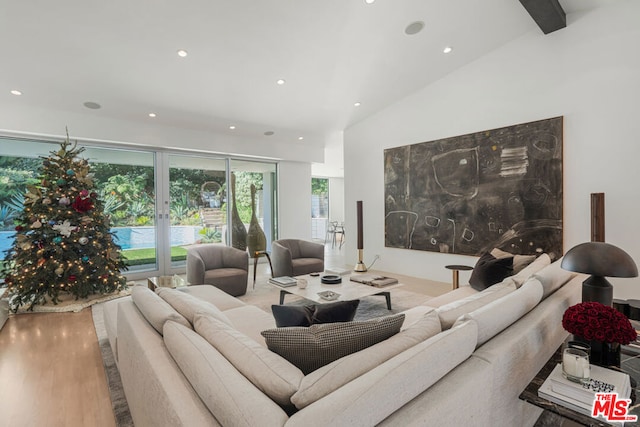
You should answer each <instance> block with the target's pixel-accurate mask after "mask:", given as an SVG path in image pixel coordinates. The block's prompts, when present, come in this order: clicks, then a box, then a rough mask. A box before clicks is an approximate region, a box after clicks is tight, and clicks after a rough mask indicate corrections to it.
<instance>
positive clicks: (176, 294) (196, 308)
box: [156, 288, 231, 326]
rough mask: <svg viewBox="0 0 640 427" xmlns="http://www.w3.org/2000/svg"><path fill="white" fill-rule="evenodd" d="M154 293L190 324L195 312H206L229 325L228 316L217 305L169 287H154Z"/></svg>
mask: <svg viewBox="0 0 640 427" xmlns="http://www.w3.org/2000/svg"><path fill="white" fill-rule="evenodd" d="M156 293H157V294H158V295H160V298H162V299H163V300H165V301H166V302H168V303H169V305H170V306H171V307H173V308H174V309H175V310H176V311H177V312H178V313H180V314H182V315H183V316H184V318H185V319H187V320H188V321H189V322H190V323H191V324H192V325H193V322H194V319H195V315H196V313H197V312H207V313H210V314H211V315H212V316H213V317H215V318H216V319H218V320H220V321H221V322H224V323H226V324H227V325H229V326H231V321H230V320H229V318H228V317H227V316H225V314H224V313H223V312H222V311H220V309H219V308H218V307H216V306H215V305H213V304H210V303H208V302H206V301H203V300H201V299H200V298H196V297H194V296H192V295H189V294H187V293H184V292H180V291H178V290H176V289H171V288H156Z"/></svg>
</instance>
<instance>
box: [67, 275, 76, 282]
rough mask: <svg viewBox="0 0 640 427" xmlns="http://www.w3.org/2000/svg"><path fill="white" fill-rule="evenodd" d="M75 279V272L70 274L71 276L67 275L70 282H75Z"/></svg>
mask: <svg viewBox="0 0 640 427" xmlns="http://www.w3.org/2000/svg"><path fill="white" fill-rule="evenodd" d="M76 279H77V277H76V276H75V274H72V275H71V276H69V281H70V282H75V281H76Z"/></svg>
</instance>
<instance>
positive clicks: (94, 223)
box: [0, 135, 126, 311]
mask: <svg viewBox="0 0 640 427" xmlns="http://www.w3.org/2000/svg"><path fill="white" fill-rule="evenodd" d="M83 151H84V148H77V144H73V146H71V143H70V142H69V135H67V139H66V141H64V142H62V143H61V145H60V149H59V150H58V151H57V152H54V151H52V152H51V155H50V156H49V157H45V158H43V161H42V167H41V168H40V171H39V172H40V179H41V185H40V186H29V187H28V188H27V192H26V194H25V200H24V210H23V211H22V213H21V214H20V216H19V217H18V218H17V220H16V221H15V222H16V224H17V226H16V228H15V229H16V235H15V241H14V244H13V246H12V247H11V248H10V249H9V250H8V251H7V252H6V256H5V263H4V265H3V267H2V271H1V272H0V275H1V276H2V277H4V281H5V284H7V286H8V294H9V297H10V300H9V301H10V302H9V303H10V305H11V309H12V310H14V311H17V309H18V308H19V307H20V306H22V305H28V309H29V310H32V309H33V306H34V305H35V304H45V303H46V302H47V297H49V300H50V301H51V302H53V303H54V304H57V303H58V302H59V301H60V299H59V298H60V295H61V294H62V293H67V294H72V295H74V296H75V298H76V299H80V298H87V297H88V296H89V295H94V294H108V293H112V292H114V291H119V290H121V289H124V288H126V279H125V277H124V276H123V275H122V274H121V273H120V272H121V270H126V265H125V262H124V259H123V257H122V254H121V252H120V246H119V245H117V244H115V243H114V241H113V233H111V231H110V225H109V223H110V219H109V217H108V216H107V215H105V214H104V213H103V205H102V201H101V200H100V199H99V198H98V194H97V193H96V192H95V191H92V190H93V174H92V173H91V172H90V166H89V162H87V160H85V159H81V158H79V157H78V155H79V154H80V153H82V152H83Z"/></svg>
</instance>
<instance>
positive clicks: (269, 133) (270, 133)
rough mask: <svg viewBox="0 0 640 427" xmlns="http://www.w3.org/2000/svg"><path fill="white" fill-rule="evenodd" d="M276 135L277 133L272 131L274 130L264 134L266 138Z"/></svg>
mask: <svg viewBox="0 0 640 427" xmlns="http://www.w3.org/2000/svg"><path fill="white" fill-rule="evenodd" d="M274 133H275V132H274V131H272V130H268V131H266V132H265V133H264V135H265V136H271V135H273V134H274Z"/></svg>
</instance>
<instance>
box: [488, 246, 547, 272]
mask: <svg viewBox="0 0 640 427" xmlns="http://www.w3.org/2000/svg"><path fill="white" fill-rule="evenodd" d="M490 253H491V255H493V256H494V257H496V258H497V259H502V258H509V257H513V274H518V273H519V272H520V271H521V270H522V269H523V268H525V267H526V266H528V265H529V264H531V263H532V262H533V261H534V260H535V259H536V255H514V254H511V253H509V252H505V251H503V250H502V249H498V248H493V250H492V251H491V252H490Z"/></svg>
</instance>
